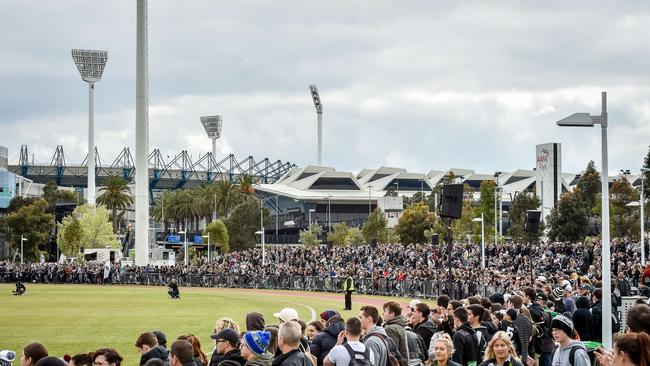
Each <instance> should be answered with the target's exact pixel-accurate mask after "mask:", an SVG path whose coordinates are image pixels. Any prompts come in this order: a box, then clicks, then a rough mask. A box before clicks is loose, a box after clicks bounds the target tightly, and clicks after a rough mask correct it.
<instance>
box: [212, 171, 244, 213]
mask: <svg viewBox="0 0 650 366" xmlns="http://www.w3.org/2000/svg"><path fill="white" fill-rule="evenodd" d="M241 201H242V199H241V193H239V187H238V186H237V185H236V184H233V183H232V182H231V181H229V180H221V181H219V182H217V212H218V214H219V215H220V216H221V217H224V218H227V217H228V215H229V214H230V211H231V210H232V209H234V208H235V207H237V205H238V204H239V203H240V202H241Z"/></svg>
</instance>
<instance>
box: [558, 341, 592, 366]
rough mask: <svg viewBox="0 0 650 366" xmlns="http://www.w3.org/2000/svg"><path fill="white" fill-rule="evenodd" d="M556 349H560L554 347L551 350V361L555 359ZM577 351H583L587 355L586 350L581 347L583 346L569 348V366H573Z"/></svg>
mask: <svg viewBox="0 0 650 366" xmlns="http://www.w3.org/2000/svg"><path fill="white" fill-rule="evenodd" d="M558 348H560V347H555V349H554V350H553V354H552V355H551V360H553V357H555V352H557V350H558ZM579 349H581V350H583V351H585V353H587V349H586V348H585V347H583V346H578V347H573V348H571V351H569V365H571V366H573V365H575V360H576V351H577V350H579ZM587 355H589V354H588V353H587Z"/></svg>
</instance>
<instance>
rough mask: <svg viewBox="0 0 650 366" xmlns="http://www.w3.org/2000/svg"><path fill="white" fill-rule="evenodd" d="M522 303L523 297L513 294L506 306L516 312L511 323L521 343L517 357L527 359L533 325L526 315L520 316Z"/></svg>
mask: <svg viewBox="0 0 650 366" xmlns="http://www.w3.org/2000/svg"><path fill="white" fill-rule="evenodd" d="M522 303H523V299H522V297H521V296H518V295H513V296H511V297H510V299H508V307H509V308H510V309H514V310H515V311H516V312H517V318H516V319H513V324H514V325H515V327H516V329H517V334H518V335H519V344H521V353H520V354H519V359H520V360H528V354H529V353H528V346H529V343H530V339H531V338H530V337H532V335H533V327H532V324H531V321H530V319H528V318H527V317H526V316H522V314H521V309H522V308H521V306H522ZM527 362H528V361H527ZM527 362H526V363H527Z"/></svg>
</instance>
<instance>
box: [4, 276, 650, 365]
mask: <svg viewBox="0 0 650 366" xmlns="http://www.w3.org/2000/svg"><path fill="white" fill-rule="evenodd" d="M598 285H599V284H598V283H597V284H596V287H595V288H594V289H593V290H592V291H590V292H589V293H583V294H582V295H580V296H574V295H573V294H572V293H571V291H570V286H571V285H570V283H569V284H565V285H564V287H563V288H562V287H555V288H552V289H551V292H550V293H547V292H548V291H547V287H546V286H544V284H543V283H540V282H538V283H536V284H535V286H534V287H522V288H519V289H517V290H515V291H512V292H509V293H505V294H502V293H494V294H492V295H491V296H489V297H482V296H479V295H477V296H470V297H467V298H465V299H456V300H452V299H450V298H449V297H448V296H446V295H443V296H440V297H439V298H438V299H437V301H436V304H435V306H434V307H433V306H432V307H430V306H429V304H427V303H426V302H425V301H421V300H419V299H416V300H412V301H411V302H410V303H409V304H408V305H407V306H406V304H404V305H402V304H400V303H398V302H395V301H388V302H386V303H384V304H383V306H382V307H381V309H379V308H377V307H375V306H372V305H364V306H361V307H360V308H358V313H357V315H356V316H353V317H350V318H348V319H344V318H343V317H342V316H341V314H339V313H338V312H337V311H336V310H325V311H323V312H322V313H320V319H318V320H314V321H309V322H304V321H303V320H301V319H300V317H299V314H298V312H297V311H296V310H295V309H293V308H284V309H281V310H280V311H279V312H277V313H275V314H273V317H274V319H273V321H271V322H268V323H267V321H266V320H265V319H264V316H263V315H262V314H261V313H258V312H250V313H248V314H247V315H246V321H245V325H243V326H240V325H239V324H237V323H236V322H235V321H234V320H233V319H231V318H226V317H224V318H220V319H218V320H217V321H216V323H215V327H214V332H213V333H212V334H211V335H210V336H209V337H210V339H211V340H212V341H213V344H212V346H211V347H206V346H204V345H202V342H201V340H200V337H199V336H196V335H193V334H183V335H179V336H177V337H176V338H175V339H174V340H173V341H170V342H168V341H167V336H166V335H165V333H164V332H163V331H160V330H155V331H147V332H143V333H142V334H140V335H139V336H138V338H137V339H135V341H134V344H135V347H136V349H137V352H138V353H139V355H140V362H139V365H140V366H164V365H171V366H424V365H432V366H461V365H462V366H524V365H526V366H533V365H536V364H538V365H539V366H591V365H592V364H594V363H595V362H596V361H597V362H598V363H599V364H600V365H602V366H648V365H650V305H648V303H647V299H640V300H639V301H637V303H636V304H634V305H633V306H632V307H631V308H630V309H629V311H628V313H627V319H626V324H627V329H625V330H624V331H625V332H621V329H619V328H616V324H614V326H613V328H612V330H611V332H612V334H613V335H614V347H613V349H604V348H603V347H598V346H599V343H595V342H598V341H600V340H601V338H602V336H601V329H602V328H601V324H602V318H603V316H610V315H611V316H614V314H610V315H606V314H603V313H602V305H601V301H602V291H601V289H600V288H599V287H598ZM558 289H559V290H561V291H562V292H563V295H564V296H563V297H562V298H558V297H556V295H557V290H558ZM582 302H584V303H585V304H586V305H587V306H586V307H581V306H580V305H578V307H577V308H576V309H573V308H572V305H571V304H572V303H576V304H580V303H582ZM615 323H616V322H615ZM206 348H211V350H209V351H211V352H206ZM77 351H78V350H77ZM133 352H136V351H133ZM18 357H19V356H18V354H17V353H16V352H14V351H10V350H4V351H0V366H10V365H12V362H13V361H14V360H15V359H17V358H18ZM123 361H124V357H123V356H122V354H121V353H120V351H118V350H116V349H114V348H112V347H102V348H99V349H97V350H95V351H93V352H89V353H83V352H82V353H78V354H74V355H73V356H71V355H63V356H62V357H60V355H58V357H57V356H53V355H50V354H49V353H48V350H47V348H46V346H45V345H43V344H40V343H30V344H27V345H26V346H25V347H24V348H23V350H22V353H21V354H20V364H21V366H120V365H121V364H122V363H123Z"/></svg>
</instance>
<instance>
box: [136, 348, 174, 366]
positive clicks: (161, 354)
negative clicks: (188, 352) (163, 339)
mask: <svg viewBox="0 0 650 366" xmlns="http://www.w3.org/2000/svg"><path fill="white" fill-rule="evenodd" d="M152 358H157V359H160V360H163V361H165V363H167V361H169V353H168V352H167V350H166V349H164V348H163V347H162V346H156V347H154V348H152V349H151V350H150V351H149V352H147V353H145V354H144V355H142V356H140V366H142V365H144V364H145V363H147V361H149V360H151V359H152Z"/></svg>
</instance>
